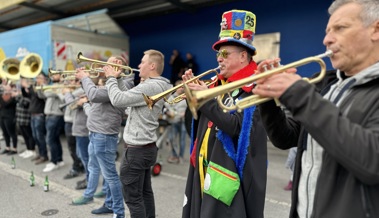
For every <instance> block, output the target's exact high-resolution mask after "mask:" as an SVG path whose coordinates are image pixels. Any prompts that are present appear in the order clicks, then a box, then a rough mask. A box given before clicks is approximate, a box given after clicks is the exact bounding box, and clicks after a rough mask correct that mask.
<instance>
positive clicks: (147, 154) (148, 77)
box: [104, 50, 172, 218]
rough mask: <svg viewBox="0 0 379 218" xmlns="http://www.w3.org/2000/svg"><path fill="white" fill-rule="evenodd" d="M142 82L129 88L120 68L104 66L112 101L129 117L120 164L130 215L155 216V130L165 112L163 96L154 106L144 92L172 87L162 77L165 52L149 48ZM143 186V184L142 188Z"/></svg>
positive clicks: (147, 93) (143, 65)
mask: <svg viewBox="0 0 379 218" xmlns="http://www.w3.org/2000/svg"><path fill="white" fill-rule="evenodd" d="M138 67H139V69H140V75H139V76H140V77H141V78H142V79H144V82H143V83H140V84H138V85H137V86H136V87H134V88H132V89H128V88H127V87H125V85H124V84H123V82H122V79H121V78H118V77H119V75H120V72H116V71H115V70H114V69H113V68H112V67H110V66H105V67H104V70H105V74H106V76H107V82H106V87H107V90H108V93H109V98H110V100H111V102H112V105H113V106H115V107H122V108H126V107H129V110H128V119H127V121H126V126H125V129H124V136H123V137H124V141H125V144H126V146H125V147H126V149H125V154H124V155H123V157H124V159H123V161H122V164H121V167H120V179H121V182H122V184H123V195H124V199H125V203H126V205H127V206H128V208H129V211H130V214H131V217H132V218H134V217H155V203H154V194H153V190H152V188H151V166H153V165H154V163H155V161H156V159H157V150H158V148H157V147H156V144H155V142H156V140H157V135H156V130H157V128H158V126H159V123H158V118H159V115H160V114H161V113H162V108H163V100H162V101H158V102H157V103H156V104H155V105H154V107H153V108H152V110H150V109H149V108H148V106H147V105H146V102H145V101H144V98H143V95H142V94H146V95H148V96H153V95H156V94H159V93H161V92H164V91H165V90H167V89H169V88H171V87H172V85H171V84H170V81H169V80H168V79H166V78H164V77H162V76H161V75H162V72H163V67H164V56H163V54H162V53H161V52H159V51H156V50H147V51H145V52H144V56H143V58H142V60H141V63H140V65H139V66H138ZM141 187H142V188H141Z"/></svg>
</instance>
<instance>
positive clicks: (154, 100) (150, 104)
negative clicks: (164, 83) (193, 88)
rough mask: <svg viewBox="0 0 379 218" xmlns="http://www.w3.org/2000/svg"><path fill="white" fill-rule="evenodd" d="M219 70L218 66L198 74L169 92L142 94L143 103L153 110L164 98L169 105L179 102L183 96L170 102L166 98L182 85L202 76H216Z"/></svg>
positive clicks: (195, 80)
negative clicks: (214, 74)
mask: <svg viewBox="0 0 379 218" xmlns="http://www.w3.org/2000/svg"><path fill="white" fill-rule="evenodd" d="M219 69H220V66H218V67H216V68H214V69H211V70H208V71H205V72H204V73H202V74H200V75H198V76H195V77H193V78H191V79H189V80H187V81H186V82H185V83H182V84H179V85H177V86H175V87H173V88H171V89H169V90H166V91H164V92H161V93H159V94H156V95H154V96H148V95H146V94H143V93H142V95H143V98H144V99H145V102H146V104H147V107H148V108H149V109H150V110H151V109H153V106H154V105H155V103H157V102H158V101H159V100H161V99H162V98H164V99H165V101H166V102H168V103H170V104H175V103H178V102H180V101H181V100H183V99H184V94H182V95H179V96H178V97H176V98H175V99H174V100H172V101H170V102H169V101H168V100H167V97H168V96H169V95H171V94H172V93H173V92H175V91H176V90H177V89H179V88H182V87H183V85H184V84H188V83H191V82H197V81H198V80H199V79H200V78H201V77H204V76H206V75H208V74H210V73H216V75H218V71H217V70H219ZM213 83H214V82H213ZM208 85H210V84H208Z"/></svg>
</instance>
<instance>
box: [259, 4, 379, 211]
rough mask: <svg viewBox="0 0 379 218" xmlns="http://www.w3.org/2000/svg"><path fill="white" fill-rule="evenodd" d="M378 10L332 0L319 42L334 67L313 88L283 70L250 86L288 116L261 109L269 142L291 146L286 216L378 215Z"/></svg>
mask: <svg viewBox="0 0 379 218" xmlns="http://www.w3.org/2000/svg"><path fill="white" fill-rule="evenodd" d="M378 11H379V1H378V0H335V1H334V2H333V3H332V5H331V6H330V8H329V13H330V14H331V16H330V19H329V22H328V24H327V27H326V35H325V38H324V45H325V46H326V48H327V49H329V50H331V51H333V55H332V56H331V58H330V59H331V62H332V65H333V68H335V69H337V70H336V71H329V72H327V74H326V76H325V77H324V79H323V80H322V81H321V82H319V83H317V84H316V86H314V85H312V84H309V83H308V82H306V81H304V80H302V79H301V77H300V76H299V75H296V74H292V73H289V72H287V73H279V74H276V75H274V76H272V77H270V78H267V79H263V80H260V81H257V84H258V86H257V87H256V88H255V89H254V90H253V92H254V93H255V94H257V95H260V96H268V97H272V98H279V100H280V102H281V103H282V104H283V105H284V106H285V107H286V108H287V109H288V110H289V111H290V112H291V114H292V115H293V118H286V117H285V114H284V112H282V111H281V110H280V108H279V107H276V106H275V103H274V102H273V101H270V102H267V103H265V104H262V105H261V106H260V108H261V114H262V118H263V121H264V125H265V128H266V130H267V133H268V135H269V137H270V139H271V141H272V142H273V144H274V145H275V146H277V147H279V148H282V149H288V148H290V147H293V146H294V145H296V144H297V148H298V149H297V150H298V153H297V158H296V164H295V172H294V180H293V194H292V207H291V214H290V217H291V218H297V217H301V218H309V217H312V218H321V217H344V218H356V217H379V86H378V84H379V79H378V78H379V63H378V58H379V13H378ZM270 62H272V60H266V61H263V62H262V63H261V65H260V69H262V65H264V64H268V66H270ZM269 68H270V67H269ZM261 71H262V70H261Z"/></svg>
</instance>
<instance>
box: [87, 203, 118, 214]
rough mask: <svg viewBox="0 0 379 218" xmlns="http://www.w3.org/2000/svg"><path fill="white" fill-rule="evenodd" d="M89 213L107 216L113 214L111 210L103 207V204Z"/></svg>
mask: <svg viewBox="0 0 379 218" xmlns="http://www.w3.org/2000/svg"><path fill="white" fill-rule="evenodd" d="M91 213H92V214H108V213H113V210H112V209H110V208H108V207H107V206H105V204H103V206H101V207H100V208H98V209H95V210H92V211H91Z"/></svg>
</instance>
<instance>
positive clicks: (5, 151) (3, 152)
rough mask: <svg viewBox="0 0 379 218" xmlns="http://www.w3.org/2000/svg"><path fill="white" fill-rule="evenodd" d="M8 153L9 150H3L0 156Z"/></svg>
mask: <svg viewBox="0 0 379 218" xmlns="http://www.w3.org/2000/svg"><path fill="white" fill-rule="evenodd" d="M9 152H10V150H6V149H5V150H3V151H2V152H1V153H0V154H8V153H9Z"/></svg>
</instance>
